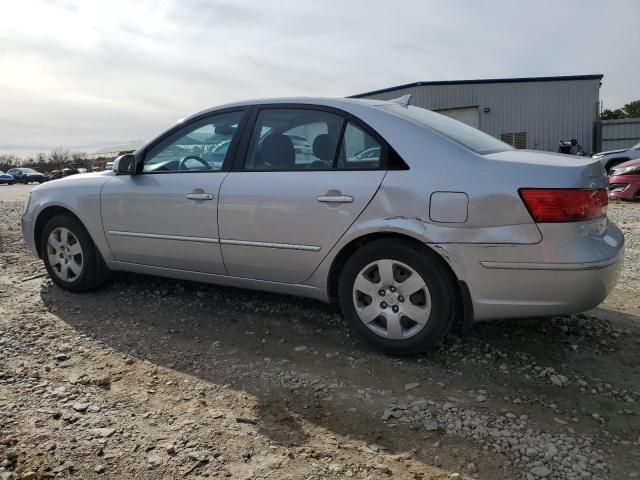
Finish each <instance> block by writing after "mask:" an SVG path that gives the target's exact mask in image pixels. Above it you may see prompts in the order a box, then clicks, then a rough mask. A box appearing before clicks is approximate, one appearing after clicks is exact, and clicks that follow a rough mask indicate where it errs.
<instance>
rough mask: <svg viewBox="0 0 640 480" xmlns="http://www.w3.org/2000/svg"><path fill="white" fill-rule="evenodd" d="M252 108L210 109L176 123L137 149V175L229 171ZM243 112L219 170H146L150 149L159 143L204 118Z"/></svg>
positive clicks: (135, 159)
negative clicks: (145, 164) (185, 120)
mask: <svg viewBox="0 0 640 480" xmlns="http://www.w3.org/2000/svg"><path fill="white" fill-rule="evenodd" d="M250 111H251V108H250V107H231V108H222V109H220V110H215V111H213V112H211V111H208V112H206V113H203V114H202V115H197V116H195V117H193V118H190V119H189V121H188V122H181V123H177V124H175V125H174V126H173V127H171V128H169V129H168V130H167V131H166V132H164V133H162V134H161V135H160V136H158V137H156V138H155V139H153V140H152V141H151V142H150V143H149V144H147V145H145V146H144V147H143V148H142V149H140V150H137V151H136V152H135V153H134V161H135V165H136V175H168V174H185V173H187V174H188V173H220V172H229V171H230V170H231V168H232V166H233V164H234V162H235V156H236V154H237V151H238V146H239V143H240V139H241V138H242V137H243V134H244V130H245V129H246V126H247V121H248V119H249V116H250V115H249V114H250ZM235 112H241V113H242V114H243V115H242V116H241V117H240V121H239V122H238V128H237V131H236V134H235V135H234V136H233V137H232V139H231V144H230V145H229V149H228V150H227V155H226V156H225V158H224V162H223V163H222V166H221V167H220V169H219V170H176V171H168V172H144V171H143V168H144V161H145V160H146V158H147V155H148V153H149V151H150V150H151V149H152V148H154V147H156V146H157V145H158V144H160V143H162V142H164V141H166V140H167V139H169V138H171V137H173V136H174V135H175V134H177V133H179V132H180V131H182V130H185V129H187V128H188V127H190V126H192V125H193V124H194V123H198V122H200V121H202V120H206V119H208V118H213V117H217V116H219V115H224V114H227V113H235Z"/></svg>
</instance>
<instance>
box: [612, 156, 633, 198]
mask: <svg viewBox="0 0 640 480" xmlns="http://www.w3.org/2000/svg"><path fill="white" fill-rule="evenodd" d="M609 197H610V198H618V199H621V200H640V158H639V159H637V160H629V161H628V162H624V163H619V164H618V165H616V166H615V167H613V169H612V170H611V174H610V175H609Z"/></svg>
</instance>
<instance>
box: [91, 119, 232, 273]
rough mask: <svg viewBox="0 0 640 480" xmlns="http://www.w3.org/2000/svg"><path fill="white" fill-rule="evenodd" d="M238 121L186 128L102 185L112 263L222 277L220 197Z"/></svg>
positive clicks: (198, 123)
mask: <svg viewBox="0 0 640 480" xmlns="http://www.w3.org/2000/svg"><path fill="white" fill-rule="evenodd" d="M243 115H244V112H242V111H235V112H227V113H222V114H217V115H213V116H210V117H207V118H204V119H201V120H198V121H195V122H193V123H191V124H188V125H186V126H185V127H183V128H182V129H179V130H177V131H175V132H174V133H173V134H170V135H169V136H168V137H166V138H164V139H162V140H160V142H159V143H157V144H155V145H154V146H152V147H151V148H150V149H149V150H148V152H147V153H146V154H145V157H144V160H143V168H142V173H140V174H138V175H132V176H129V175H118V176H115V177H113V178H112V179H110V180H109V181H108V182H107V183H106V184H105V186H104V188H103V190H102V194H101V214H102V222H103V226H104V229H105V234H106V236H107V240H108V242H109V247H110V248H111V252H112V254H113V256H114V258H115V259H116V260H117V261H121V262H127V263H135V264H141V265H149V266H156V267H164V268H171V269H180V270H189V271H194V272H205V273H218V274H224V273H225V268H224V262H223V261H222V255H221V252H220V243H219V235H218V212H217V209H218V195H219V193H220V186H221V184H222V181H223V179H224V177H225V176H226V175H227V172H226V171H225V170H226V168H223V166H224V165H226V164H225V160H228V159H227V152H228V151H229V150H230V148H229V147H230V145H231V144H232V142H233V140H234V138H235V132H236V130H237V129H238V125H239V123H240V120H241V118H242V116H243ZM227 164H228V162H227Z"/></svg>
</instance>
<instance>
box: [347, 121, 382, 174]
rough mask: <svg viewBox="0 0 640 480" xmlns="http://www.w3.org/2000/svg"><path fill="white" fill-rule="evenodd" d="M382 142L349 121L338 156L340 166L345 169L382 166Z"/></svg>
mask: <svg viewBox="0 0 640 480" xmlns="http://www.w3.org/2000/svg"><path fill="white" fill-rule="evenodd" d="M381 152H382V148H381V146H380V144H379V143H378V142H377V141H376V140H375V139H374V138H373V137H372V136H371V135H369V134H368V133H367V132H365V131H364V130H362V129H361V128H360V127H358V126H357V125H355V124H353V123H351V122H348V123H347V127H346V128H345V130H344V139H343V141H342V146H341V148H340V156H339V157H338V168H339V169H345V170H353V169H375V168H380V159H381V157H382V154H381Z"/></svg>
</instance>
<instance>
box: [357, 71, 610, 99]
mask: <svg viewBox="0 0 640 480" xmlns="http://www.w3.org/2000/svg"><path fill="white" fill-rule="evenodd" d="M602 77H604V75H603V74H601V73H599V74H595V75H564V76H559V77H520V78H481V79H476V80H440V81H435V82H431V81H429V82H413V83H406V84H404V85H397V86H395V87H387V88H381V89H380V90H373V91H371V92H364V93H358V94H356V95H351V96H350V97H349V98H360V97H367V96H369V95H375V94H376V93H385V92H393V91H394V90H402V89H404V88H411V87H419V86H422V85H472V84H482V83H524V82H562V81H572V80H602Z"/></svg>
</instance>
